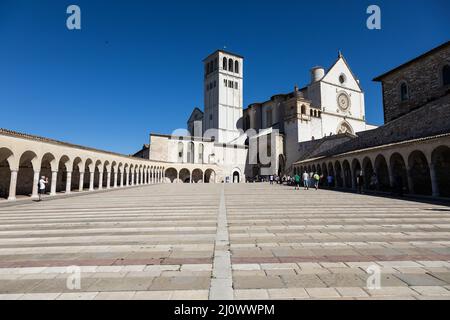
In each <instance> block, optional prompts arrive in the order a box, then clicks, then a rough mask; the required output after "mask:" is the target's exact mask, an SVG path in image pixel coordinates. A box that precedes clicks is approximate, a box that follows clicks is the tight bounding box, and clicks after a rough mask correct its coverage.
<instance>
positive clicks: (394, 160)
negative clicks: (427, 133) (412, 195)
mask: <svg viewBox="0 0 450 320" xmlns="http://www.w3.org/2000/svg"><path fill="white" fill-rule="evenodd" d="M389 164H390V167H391V174H390V177H391V180H392V181H391V184H392V186H393V187H394V188H395V189H397V190H404V189H406V190H409V187H408V171H407V169H406V163H405V160H404V159H403V156H402V155H401V154H400V153H398V152H395V153H394V154H392V155H391V158H390V160H389ZM409 192H412V190H409Z"/></svg>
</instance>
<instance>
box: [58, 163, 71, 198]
mask: <svg viewBox="0 0 450 320" xmlns="http://www.w3.org/2000/svg"><path fill="white" fill-rule="evenodd" d="M69 172H70V174H72V168H71V161H70V158H69V157H68V156H66V155H63V156H61V158H60V159H59V162H58V175H57V184H56V192H62V191H66V192H67V191H68V192H70V186H69V190H67V180H68V178H69Z"/></svg>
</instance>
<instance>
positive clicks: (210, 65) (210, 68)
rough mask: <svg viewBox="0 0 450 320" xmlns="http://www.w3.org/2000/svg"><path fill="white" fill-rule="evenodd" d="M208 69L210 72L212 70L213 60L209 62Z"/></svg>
mask: <svg viewBox="0 0 450 320" xmlns="http://www.w3.org/2000/svg"><path fill="white" fill-rule="evenodd" d="M209 70H210V72H211V73H212V72H213V71H214V62H213V61H211V62H210V63H209Z"/></svg>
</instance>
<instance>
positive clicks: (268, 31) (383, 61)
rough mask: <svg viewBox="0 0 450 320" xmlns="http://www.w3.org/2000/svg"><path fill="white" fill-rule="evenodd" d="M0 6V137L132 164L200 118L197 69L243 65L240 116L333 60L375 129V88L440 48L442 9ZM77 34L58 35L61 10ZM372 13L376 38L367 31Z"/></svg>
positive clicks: (398, 2)
mask: <svg viewBox="0 0 450 320" xmlns="http://www.w3.org/2000/svg"><path fill="white" fill-rule="evenodd" d="M222 3H226V4H219V3H218V2H215V1H213V0H209V1H194V0H191V1H158V2H157V1H139V0H127V1H125V0H123V1H119V0H117V1H112V0H104V1H96V0H71V1H65V0H53V1H52V0H39V1H34V0H33V1H32V0H29V1H24V0H1V2H0V40H1V49H0V111H1V115H0V127H3V128H9V129H12V130H17V131H21V132H26V133H31V134H36V135H42V136H46V137H50V138H54V139H58V140H63V141H68V142H73V143H77V144H82V145H87V146H92V147H96V148H101V149H105V150H111V151H116V152H123V153H133V152H134V151H136V150H138V149H139V148H140V147H141V146H142V144H144V143H147V142H148V135H149V133H150V132H160V133H171V132H172V130H174V129H177V128H184V127H185V126H186V119H187V118H188V116H189V115H190V112H191V111H192V109H193V107H195V106H199V107H201V108H202V107H203V106H202V104H203V82H202V81H203V66H202V59H203V58H204V57H206V56H207V55H208V54H209V53H211V52H213V51H214V50H216V49H220V48H223V46H226V47H227V49H228V50H230V51H233V52H236V53H239V54H242V55H243V56H244V57H245V59H246V60H245V83H244V90H245V96H244V105H245V106H247V105H248V104H250V103H252V102H256V101H264V100H267V99H268V98H270V96H272V95H274V94H276V93H280V92H281V93H283V92H288V91H290V90H292V89H293V87H294V85H295V84H298V85H299V86H303V85H305V84H307V82H308V81H309V78H310V76H309V70H310V68H311V67H313V66H315V65H322V66H324V67H327V68H328V67H329V66H330V65H331V64H332V63H333V62H334V60H335V59H336V57H337V52H338V50H339V49H340V50H342V52H343V54H344V56H345V57H346V58H347V61H348V62H349V64H350V67H351V68H352V69H353V71H354V73H355V74H356V75H357V77H359V78H360V80H361V84H362V87H363V89H364V90H365V93H366V113H367V119H368V121H369V122H370V123H374V124H381V123H382V121H383V115H382V98H381V87H380V85H379V84H377V83H374V82H372V79H373V78H374V77H375V76H377V75H379V74H381V73H383V72H385V71H387V70H389V69H391V68H393V67H395V66H397V65H399V64H400V63H403V62H405V61H407V60H409V59H411V58H413V57H415V56H417V55H419V54H421V53H423V52H425V51H427V50H429V49H431V48H433V47H435V46H437V45H439V44H441V43H443V42H445V41H447V40H449V35H450V19H449V15H448V13H449V12H450V2H449V1H448V0H441V1H437V0H436V1H430V0H429V1H424V0H411V1H402V0H389V1H361V0H359V1H357V0H346V1H323V0H315V1H300V0H296V1H284V0H277V1H268V0H241V1H236V0H227V1H225V2H222ZM70 4H77V5H79V6H80V7H81V10H82V30H81V31H69V30H67V28H66V18H67V14H66V8H67V6H68V5H70ZM370 4H377V5H379V6H380V7H381V11H382V30H381V31H370V30H368V29H367V28H366V19H367V17H368V15H367V14H366V8H367V7H368V5H370Z"/></svg>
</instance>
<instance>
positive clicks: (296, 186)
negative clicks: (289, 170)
mask: <svg viewBox="0 0 450 320" xmlns="http://www.w3.org/2000/svg"><path fill="white" fill-rule="evenodd" d="M294 183H295V188H294V190H300V176H299V175H298V173H296V174H295V176H294Z"/></svg>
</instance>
